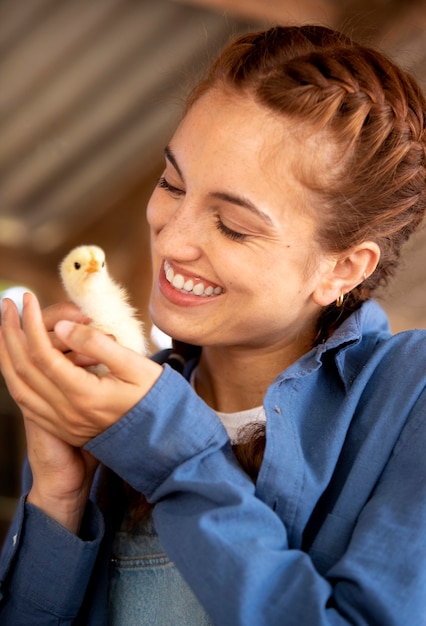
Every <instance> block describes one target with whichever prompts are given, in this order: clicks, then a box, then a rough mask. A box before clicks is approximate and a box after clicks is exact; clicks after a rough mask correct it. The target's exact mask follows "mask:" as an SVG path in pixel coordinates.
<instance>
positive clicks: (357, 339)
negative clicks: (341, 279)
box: [279, 300, 391, 389]
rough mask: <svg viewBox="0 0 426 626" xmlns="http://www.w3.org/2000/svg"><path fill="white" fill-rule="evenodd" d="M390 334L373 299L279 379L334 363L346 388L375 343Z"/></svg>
mask: <svg viewBox="0 0 426 626" xmlns="http://www.w3.org/2000/svg"><path fill="white" fill-rule="evenodd" d="M390 334H391V332H390V327H389V322H388V319H387V316H386V314H385V312H384V311H383V309H382V308H381V306H380V305H379V304H378V303H377V302H376V301H374V300H368V301H366V302H364V303H363V304H362V305H361V306H360V308H359V309H358V310H357V311H355V312H354V313H352V314H351V315H350V316H349V317H348V318H347V319H346V320H345V321H344V322H342V324H341V325H340V326H339V327H338V328H337V329H336V331H335V332H334V333H333V335H332V336H331V337H329V338H328V339H327V340H326V341H324V342H323V343H321V344H319V345H318V346H316V347H315V348H313V349H312V350H311V351H310V352H308V353H307V354H305V355H303V356H302V357H301V358H300V359H299V360H298V361H296V363H293V365H291V366H290V367H289V368H288V369H287V370H285V371H284V372H282V374H281V375H280V377H279V379H282V380H284V379H289V378H300V377H302V376H306V375H308V374H310V373H311V372H313V371H316V370H318V369H319V368H320V367H321V366H323V365H324V364H325V363H330V362H332V363H334V364H335V367H336V368H337V371H338V374H339V376H340V378H341V379H342V382H343V384H344V386H345V388H346V389H348V388H349V387H350V385H351V383H352V382H353V380H354V379H355V377H356V376H357V374H358V372H359V371H360V369H361V368H362V367H363V365H364V364H365V362H366V360H367V359H368V357H369V356H370V355H371V347H372V344H377V343H378V342H379V341H381V340H383V339H384V338H387V337H389V336H390Z"/></svg>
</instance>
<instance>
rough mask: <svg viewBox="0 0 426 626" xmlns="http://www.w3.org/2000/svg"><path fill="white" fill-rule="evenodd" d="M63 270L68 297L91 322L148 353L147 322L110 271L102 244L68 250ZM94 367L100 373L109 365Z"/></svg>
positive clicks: (116, 337)
mask: <svg viewBox="0 0 426 626" xmlns="http://www.w3.org/2000/svg"><path fill="white" fill-rule="evenodd" d="M59 273H60V276H61V280H62V283H63V286H64V289H65V291H66V292H67V294H68V297H69V298H70V300H72V302H74V303H75V304H76V305H77V306H78V307H79V308H80V309H81V311H82V312H83V313H84V315H86V316H87V317H88V318H90V320H91V323H90V325H91V326H93V327H94V328H97V329H98V330H100V331H102V332H103V333H105V334H106V335H112V336H113V337H114V338H115V339H116V341H117V342H118V343H119V344H121V345H122V346H125V347H127V348H131V349H132V350H135V351H136V352H138V353H140V354H146V353H147V346H146V341H145V336H144V331H143V324H142V322H141V320H139V319H138V318H137V313H136V310H135V309H134V308H133V307H132V306H131V305H130V304H129V297H128V294H127V292H126V290H125V289H124V288H123V287H122V286H121V285H119V284H118V283H117V282H115V281H114V280H113V279H112V278H111V276H110V275H109V273H108V270H107V266H106V261H105V253H104V251H103V250H102V248H99V246H78V247H77V248H74V249H73V250H71V252H69V253H68V254H67V256H66V257H65V258H64V259H63V261H62V262H61V264H60V266H59ZM88 369H90V370H91V371H92V372H94V373H95V374H97V375H98V376H103V375H105V374H106V373H108V368H107V367H106V366H105V365H102V364H100V365H94V366H91V367H90V368H88Z"/></svg>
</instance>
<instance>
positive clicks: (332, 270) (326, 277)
mask: <svg viewBox="0 0 426 626" xmlns="http://www.w3.org/2000/svg"><path fill="white" fill-rule="evenodd" d="M379 259H380V248H379V246H378V245H377V244H376V243H374V241H364V242H363V243H360V244H358V245H357V246H354V247H353V248H350V249H349V250H346V251H345V252H343V253H342V254H339V255H338V256H337V257H336V258H334V260H333V261H332V262H331V264H330V263H329V265H328V268H327V270H326V271H325V272H324V274H323V275H322V277H321V278H320V280H319V282H318V284H317V286H316V288H315V290H314V292H313V294H312V298H313V300H314V302H315V303H316V304H319V305H320V306H322V307H324V306H328V305H329V304H331V303H332V302H334V301H335V300H337V298H339V296H341V295H345V294H346V293H349V291H351V290H352V289H353V288H354V287H356V286H357V285H359V284H361V283H362V282H363V281H364V280H365V279H366V277H368V276H370V274H372V273H373V272H374V270H375V269H376V267H377V264H378V262H379Z"/></svg>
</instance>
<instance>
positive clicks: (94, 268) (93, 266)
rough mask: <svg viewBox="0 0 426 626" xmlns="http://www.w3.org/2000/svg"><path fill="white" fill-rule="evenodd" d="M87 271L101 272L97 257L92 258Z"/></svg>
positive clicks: (92, 272)
mask: <svg viewBox="0 0 426 626" xmlns="http://www.w3.org/2000/svg"><path fill="white" fill-rule="evenodd" d="M86 272H88V273H89V274H94V273H95V272H99V263H98V262H97V261H96V260H95V259H91V261H90V263H89V265H88V266H87V267H86Z"/></svg>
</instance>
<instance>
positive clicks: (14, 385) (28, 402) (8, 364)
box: [0, 328, 52, 416]
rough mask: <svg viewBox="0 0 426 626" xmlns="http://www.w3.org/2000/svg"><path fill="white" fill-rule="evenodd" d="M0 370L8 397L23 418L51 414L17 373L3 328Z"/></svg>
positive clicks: (0, 341)
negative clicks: (15, 404)
mask: <svg viewBox="0 0 426 626" xmlns="http://www.w3.org/2000/svg"><path fill="white" fill-rule="evenodd" d="M15 345H16V341H15ZM0 369H1V371H2V374H3V377H4V380H5V383H6V386H7V388H8V390H9V393H10V395H11V396H12V398H13V399H14V400H15V402H16V403H17V404H18V406H19V407H20V409H21V411H22V412H23V414H24V415H25V416H30V415H43V414H52V410H51V407H50V405H49V404H48V403H46V401H45V400H44V399H43V398H42V397H40V396H39V395H38V394H37V393H35V392H34V390H33V389H32V388H31V387H30V386H29V385H28V384H27V383H26V382H25V381H24V380H23V379H22V378H21V377H20V376H19V374H18V373H17V370H16V367H15V365H14V363H13V361H12V359H11V356H10V353H9V350H8V348H7V345H6V342H5V338H4V329H3V328H2V329H0Z"/></svg>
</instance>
